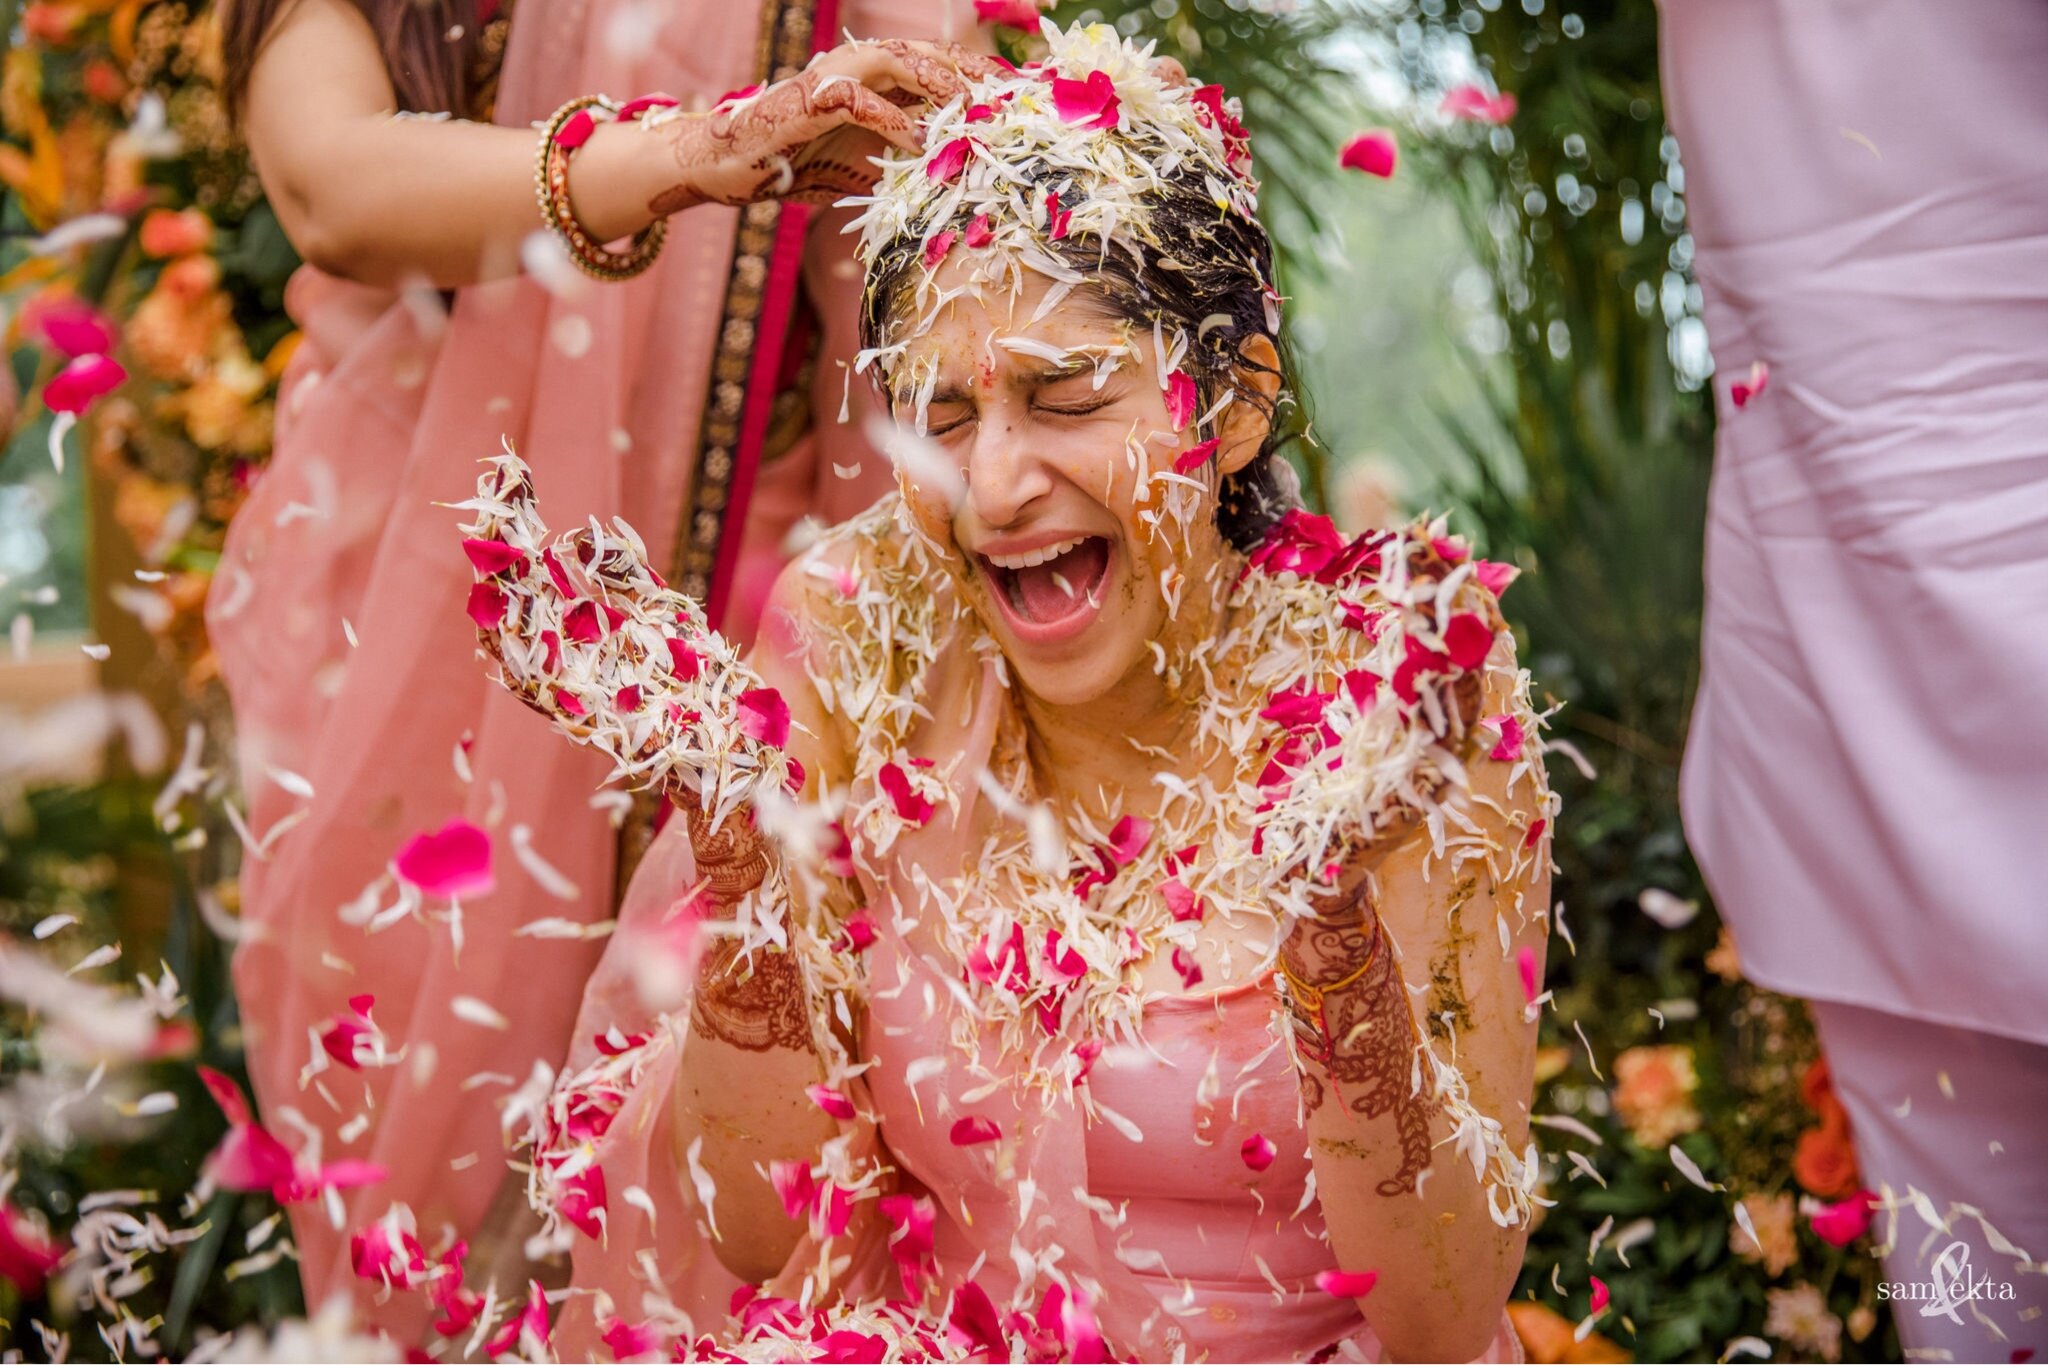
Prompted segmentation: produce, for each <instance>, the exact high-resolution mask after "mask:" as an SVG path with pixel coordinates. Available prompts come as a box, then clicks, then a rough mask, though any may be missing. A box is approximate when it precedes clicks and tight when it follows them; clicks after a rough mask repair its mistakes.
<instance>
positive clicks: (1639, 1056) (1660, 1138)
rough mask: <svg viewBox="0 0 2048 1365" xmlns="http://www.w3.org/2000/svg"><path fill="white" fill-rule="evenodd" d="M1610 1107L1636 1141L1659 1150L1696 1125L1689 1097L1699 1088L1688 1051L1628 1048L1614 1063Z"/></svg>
mask: <svg viewBox="0 0 2048 1365" xmlns="http://www.w3.org/2000/svg"><path fill="white" fill-rule="evenodd" d="M1614 1079H1615V1087H1614V1109H1615V1112H1616V1113H1617V1114H1619V1115H1620V1116H1621V1121H1622V1122H1623V1123H1625V1124H1627V1125H1628V1130H1629V1132H1631V1133H1633V1134H1634V1135H1635V1139H1636V1141H1637V1142H1640V1143H1641V1144H1642V1145H1643V1146H1645V1147H1649V1148H1653V1149H1654V1148H1661V1147H1664V1146H1667V1145H1669V1144H1670V1143H1671V1141H1672V1140H1673V1139H1675V1138H1677V1137H1678V1136H1679V1135H1680V1134H1682V1133H1690V1132H1692V1131H1693V1130H1694V1129H1695V1128H1698V1127H1699V1126H1700V1113H1699V1110H1698V1109H1695V1108H1694V1107H1693V1103H1692V1094H1693V1091H1694V1090H1695V1089H1697V1088H1698V1086H1699V1075H1698V1073H1697V1072H1696V1071H1695V1070H1694V1069H1693V1061H1692V1049H1691V1048H1689V1047H1685V1046H1683V1045H1680V1044H1667V1045H1665V1046H1661V1047H1632V1048H1629V1049H1628V1050H1627V1051H1626V1052H1623V1053H1622V1054H1621V1055H1620V1056H1618V1057H1616V1058H1615V1059H1614Z"/></svg>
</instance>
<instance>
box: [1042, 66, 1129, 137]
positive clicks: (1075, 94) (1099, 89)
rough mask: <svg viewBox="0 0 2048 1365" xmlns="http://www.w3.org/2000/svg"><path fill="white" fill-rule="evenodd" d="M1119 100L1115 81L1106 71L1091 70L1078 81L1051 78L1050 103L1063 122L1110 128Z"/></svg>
mask: <svg viewBox="0 0 2048 1365" xmlns="http://www.w3.org/2000/svg"><path fill="white" fill-rule="evenodd" d="M1121 104H1122V101H1120V100H1119V99H1117V94H1116V82H1115V81H1113V80H1111V79H1110V77H1109V73H1108V72H1107V71H1091V72H1089V73H1088V78H1087V79H1086V80H1079V81H1070V80H1067V79H1065V78H1064V77H1057V76H1056V77H1054V78H1053V83H1052V107H1053V108H1054V109H1055V110H1056V111H1057V112H1058V113H1059V116H1060V119H1061V120H1062V121H1063V122H1066V123H1078V124H1080V125H1081V126H1082V127H1083V128H1114V127H1116V125H1117V119H1118V117H1119V109H1120V107H1121Z"/></svg>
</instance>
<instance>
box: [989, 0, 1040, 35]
mask: <svg viewBox="0 0 2048 1365" xmlns="http://www.w3.org/2000/svg"><path fill="white" fill-rule="evenodd" d="M974 17H975V18H977V19H979V20H981V22H982V23H984V24H1001V25H1002V26H1003V27H1004V28H1014V29H1020V30H1022V31H1023V32H1025V33H1036V32H1038V19H1039V10H1038V0H974Z"/></svg>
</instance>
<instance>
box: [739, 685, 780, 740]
mask: <svg viewBox="0 0 2048 1365" xmlns="http://www.w3.org/2000/svg"><path fill="white" fill-rule="evenodd" d="M739 711H740V714H739V727H740V733H741V734H743V735H746V736H747V737H748V738H750V739H756V740H759V741H760V742H761V743H763V744H766V745H767V746H768V747H770V748H771V749H780V748H781V747H782V746H783V745H785V744H787V743H789V703H788V702H785V701H784V700H783V699H782V694H781V693H780V692H777V691H776V690H775V689H774V688H772V687H756V688H753V689H752V690H750V691H746V692H742V693H740V699H739Z"/></svg>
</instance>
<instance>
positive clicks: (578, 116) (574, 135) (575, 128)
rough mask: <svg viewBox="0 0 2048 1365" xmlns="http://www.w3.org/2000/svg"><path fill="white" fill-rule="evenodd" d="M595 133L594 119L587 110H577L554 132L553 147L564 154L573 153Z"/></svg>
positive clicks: (595, 123) (595, 121) (595, 124)
mask: <svg viewBox="0 0 2048 1365" xmlns="http://www.w3.org/2000/svg"><path fill="white" fill-rule="evenodd" d="M596 131H597V119H596V117H595V116H594V115H593V114H592V113H591V112H590V111H589V110H588V109H578V110H577V111H576V112H575V113H573V114H571V115H569V117H568V119H567V121H565V122H564V123H563V124H562V126H561V127H560V128H558V129H556V130H555V145H556V146H557V147H560V148H561V149H562V150H563V151H565V152H573V151H575V150H576V149H577V148H578V147H581V146H582V145H583V144H584V143H586V142H588V141H590V135H591V134H592V133H594V132H596Z"/></svg>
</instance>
